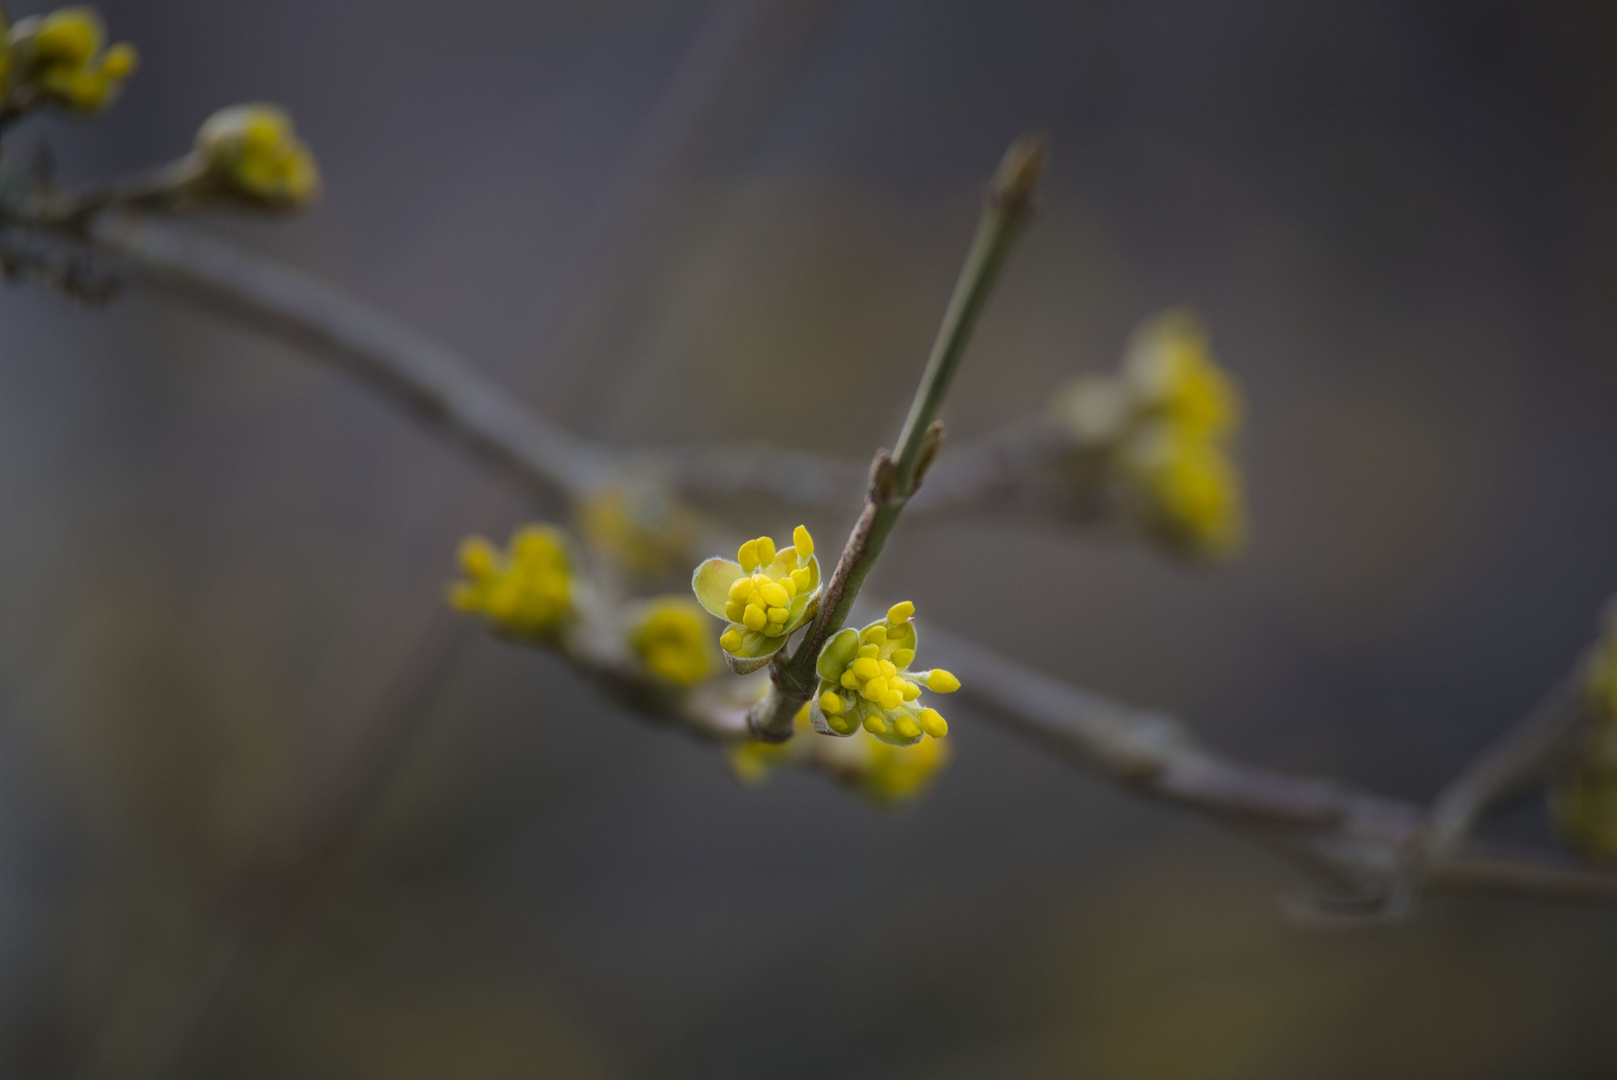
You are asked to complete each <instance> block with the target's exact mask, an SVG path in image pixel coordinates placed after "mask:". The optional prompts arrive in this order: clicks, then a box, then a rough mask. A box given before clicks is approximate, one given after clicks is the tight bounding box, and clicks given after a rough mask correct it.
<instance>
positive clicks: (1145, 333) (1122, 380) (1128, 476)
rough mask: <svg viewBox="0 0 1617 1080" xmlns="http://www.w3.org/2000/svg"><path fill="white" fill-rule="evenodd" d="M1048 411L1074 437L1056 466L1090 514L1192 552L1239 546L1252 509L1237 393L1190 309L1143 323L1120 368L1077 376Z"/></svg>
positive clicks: (1194, 555)
mask: <svg viewBox="0 0 1617 1080" xmlns="http://www.w3.org/2000/svg"><path fill="white" fill-rule="evenodd" d="M1051 416H1052V419H1053V420H1054V421H1055V422H1056V423H1057V424H1058V425H1060V427H1061V429H1063V431H1064V433H1065V434H1066V435H1067V436H1068V438H1069V446H1068V449H1067V452H1066V453H1064V454H1062V455H1061V456H1060V457H1059V458H1058V459H1057V461H1056V463H1055V468H1056V470H1057V471H1058V473H1059V474H1060V476H1061V480H1062V482H1063V484H1064V485H1065V486H1066V487H1067V488H1068V489H1069V490H1071V491H1072V492H1074V493H1075V494H1076V495H1077V497H1078V498H1079V499H1080V500H1087V501H1089V503H1090V504H1091V505H1092V506H1093V507H1094V509H1093V510H1092V511H1091V512H1093V513H1097V514H1099V515H1104V516H1108V517H1110V518H1113V519H1116V520H1119V521H1131V522H1135V523H1138V524H1139V525H1140V526H1141V527H1142V528H1143V529H1144V531H1145V532H1146V533H1147V534H1148V535H1150V536H1151V537H1152V538H1153V539H1155V540H1157V541H1158V542H1159V543H1161V544H1163V545H1164V546H1165V547H1167V548H1168V549H1169V550H1170V551H1173V552H1175V553H1177V554H1179V555H1182V556H1184V557H1186V558H1190V559H1194V560H1217V559H1226V558H1229V557H1230V556H1232V555H1234V554H1235V553H1236V552H1237V551H1239V549H1240V547H1241V544H1242V542H1243V540H1244V539H1245V535H1246V513H1245V509H1244V506H1243V500H1242V497H1241V477H1240V472H1239V470H1238V469H1237V468H1236V465H1235V462H1234V459H1233V457H1232V455H1231V452H1230V443H1231V440H1232V439H1233V438H1234V436H1235V434H1236V432H1237V431H1238V430H1239V427H1240V422H1241V401H1240V392H1239V390H1238V389H1237V388H1236V385H1235V382H1234V380H1233V379H1232V378H1231V377H1230V376H1229V374H1228V373H1227V372H1225V371H1224V369H1223V368H1221V367H1219V365H1218V363H1217V361H1216V360H1215V359H1214V358H1213V353H1212V349H1211V347H1210V345H1209V342H1208V334H1207V330H1206V327H1205V326H1203V324H1202V321H1201V320H1200V319H1199V318H1198V317H1197V316H1196V315H1195V314H1194V313H1193V312H1191V311H1188V310H1182V309H1181V310H1175V311H1170V312H1167V313H1165V314H1163V315H1159V316H1157V317H1156V318H1154V319H1151V320H1150V321H1148V322H1146V323H1145V324H1144V325H1143V326H1141V328H1140V329H1139V330H1138V331H1137V332H1136V333H1135V335H1134V338H1133V340H1132V341H1131V342H1130V344H1129V348H1128V350H1127V352H1126V353H1125V355H1124V359H1123V364H1122V367H1121V369H1120V370H1119V371H1118V372H1117V373H1116V374H1111V375H1084V376H1080V377H1078V378H1076V379H1074V380H1072V381H1071V382H1070V383H1069V384H1068V385H1067V387H1066V388H1065V389H1064V390H1063V391H1062V392H1061V393H1060V394H1058V395H1057V397H1056V400H1055V403H1054V405H1053V406H1052V408H1051Z"/></svg>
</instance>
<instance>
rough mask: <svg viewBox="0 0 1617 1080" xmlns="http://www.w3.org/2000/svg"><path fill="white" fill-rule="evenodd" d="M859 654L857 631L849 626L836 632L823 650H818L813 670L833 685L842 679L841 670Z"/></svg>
mask: <svg viewBox="0 0 1617 1080" xmlns="http://www.w3.org/2000/svg"><path fill="white" fill-rule="evenodd" d="M858 654H859V631H857V630H855V629H854V628H853V627H851V626H845V627H843V628H842V629H841V630H838V631H837V632H836V634H835V635H834V636H833V637H832V638H831V640H830V641H827V642H826V643H825V648H823V649H821V650H820V658H819V659H818V660H816V661H815V662H814V670H815V671H818V672H819V673H820V678H822V679H826V680H829V681H830V682H833V683H835V682H836V681H837V680H838V679H840V678H842V672H843V669H845V668H846V667H847V666H848V665H849V664H850V663H852V662H853V658H854V657H855V656H857V655H858Z"/></svg>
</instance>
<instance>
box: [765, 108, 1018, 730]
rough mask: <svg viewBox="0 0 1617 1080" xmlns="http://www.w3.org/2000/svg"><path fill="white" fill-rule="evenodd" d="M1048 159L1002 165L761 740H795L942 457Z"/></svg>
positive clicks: (1008, 159)
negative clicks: (867, 588)
mask: <svg viewBox="0 0 1617 1080" xmlns="http://www.w3.org/2000/svg"><path fill="white" fill-rule="evenodd" d="M1044 157H1045V144H1044V140H1043V138H1041V137H1038V136H1028V137H1025V138H1022V139H1019V140H1017V141H1016V142H1015V143H1013V144H1012V145H1011V148H1010V149H1009V150H1008V151H1006V153H1005V158H1004V160H1003V161H1002V162H1001V163H1000V167H999V170H998V172H997V173H996V174H995V176H994V180H993V182H992V183H991V184H990V186H989V190H988V197H987V199H986V200H985V202H984V206H983V213H982V218H981V220H980V221H979V222H978V225H977V235H976V236H975V237H974V238H973V240H972V242H971V249H970V250H969V251H968V252H967V253H966V261H965V263H964V265H962V266H961V268H960V277H959V280H958V281H957V282H956V284H955V289H954V293H953V295H952V296H950V298H949V306H948V308H947V309H946V310H945V311H944V313H943V322H942V324H941V325H940V326H939V327H938V336H937V339H936V341H935V342H934V343H933V346H932V353H931V355H930V356H928V357H927V362H926V368H925V370H924V371H923V372H922V373H921V381H920V384H919V385H918V386H917V387H916V390H915V396H914V398H912V399H911V401H910V410H909V415H908V416H906V417H905V419H904V427H903V430H902V431H900V432H899V436H898V443H897V444H896V447H895V449H894V450H893V452H892V454H891V456H889V455H888V453H887V452H886V451H885V450H884V451H881V452H879V453H878V454H877V455H876V460H875V463H874V464H873V465H872V466H871V473H870V486H869V490H868V494H867V495H866V497H865V505H864V509H863V510H862V511H861V512H860V514H859V519H858V520H857V521H856V522H855V523H854V527H853V531H852V533H850V534H849V536H848V541H847V543H846V544H845V545H843V548H842V554H841V557H840V558H838V560H837V565H836V569H835V570H833V571H832V573H831V579H830V581H828V582H827V583H826V586H825V592H824V594H823V595H822V596H821V597H820V601H819V604H820V606H819V609H818V610H817V611H816V612H815V614H814V617H813V618H812V619H811V620H809V625H808V629H807V631H806V632H805V633H804V634H803V638H802V640H801V641H800V642H799V644H798V646H797V649H796V651H795V652H793V653H792V655H791V658H790V659H786V660H779V659H777V661H776V662H775V663H774V664H772V665H771V672H772V674H773V676H774V682H773V685H772V687H771V689H770V693H769V695H768V696H767V697H766V698H765V699H764V700H763V701H761V702H759V703H758V704H757V705H756V706H755V707H754V708H753V712H752V722H753V728H754V730H755V731H756V732H757V733H758V735H759V737H760V738H765V739H770V740H781V739H785V738H789V737H790V736H791V733H792V718H793V717H794V716H795V715H796V713H797V711H798V710H799V709H800V708H801V707H802V704H803V703H804V702H805V701H807V700H808V698H809V693H810V691H811V688H812V687H813V686H814V680H815V672H814V665H815V662H816V660H817V659H818V657H819V655H820V649H821V648H822V647H824V645H825V643H826V641H828V640H829V639H830V637H831V635H832V634H834V633H836V632H837V631H838V630H840V629H842V626H843V624H845V623H846V622H847V620H848V613H849V611H850V610H851V609H852V608H853V604H854V601H855V600H857V599H858V598H859V590H860V588H861V587H862V586H863V585H864V581H865V578H866V577H867V576H868V575H869V574H870V571H871V569H872V568H873V567H875V565H876V560H877V559H878V558H879V557H880V556H881V553H882V548H883V547H884V546H885V545H886V543H887V537H888V536H889V535H890V534H891V533H892V531H893V527H894V526H895V525H897V524H898V518H899V515H900V514H902V513H903V512H904V504H905V502H906V501H908V499H909V497H910V496H911V495H913V494H914V493H915V489H916V487H917V486H918V485H919V483H920V480H921V477H922V475H923V473H924V472H925V471H926V467H927V465H929V464H930V463H931V460H932V458H933V457H934V456H936V454H937V452H938V446H939V443H940V442H941V441H942V438H943V428H942V424H941V422H939V421H938V412H939V410H940V409H942V407H943V401H944V398H945V397H947V396H948V393H949V385H950V383H951V382H952V381H953V379H954V373H955V370H956V369H957V368H958V367H959V366H960V359H961V357H962V356H964V355H965V351H966V344H967V343H968V342H969V341H970V340H971V332H972V330H973V329H974V328H975V327H976V325H977V318H978V316H979V315H981V314H982V310H983V307H984V306H985V305H986V304H987V302H988V294H989V293H990V292H991V291H992V290H993V287H994V282H995V281H996V279H997V278H998V277H999V271H1000V267H1002V266H1003V265H1004V263H1005V258H1006V256H1007V255H1008V254H1009V253H1010V249H1011V244H1012V242H1013V241H1014V240H1015V239H1016V236H1017V234H1018V233H1019V232H1020V231H1021V228H1022V226H1023V224H1025V223H1026V221H1027V219H1028V217H1029V216H1030V215H1031V213H1032V210H1033V198H1034V194H1035V192H1036V191H1037V189H1038V183H1039V177H1040V174H1041V173H1042V172H1043V169H1044Z"/></svg>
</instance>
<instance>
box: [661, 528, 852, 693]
mask: <svg viewBox="0 0 1617 1080" xmlns="http://www.w3.org/2000/svg"><path fill="white" fill-rule="evenodd" d="M691 588H692V589H693V590H694V591H695V593H696V598H697V599H698V600H700V601H701V602H702V606H703V607H704V608H706V609H707V610H708V611H709V612H710V613H712V614H714V615H716V616H718V617H719V618H721V619H725V620H727V621H728V622H729V624H730V625H729V626H727V627H726V628H725V630H724V633H723V634H722V635H720V637H719V645H720V646H721V647H722V648H723V649H724V651H725V653H726V654H727V655H728V656H729V657H731V658H732V659H731V660H730V661H729V663H730V666H731V668H732V669H734V670H736V671H739V672H743V673H745V672H746V671H750V670H757V668H759V667H761V666H763V664H765V663H767V662H768V660H769V657H771V656H773V655H774V654H775V653H776V652H778V651H779V650H780V648H781V646H782V645H784V644H786V639H787V638H788V637H790V636H791V634H792V632H793V631H794V630H796V629H797V628H798V627H799V626H801V625H803V621H804V620H805V619H806V618H807V617H808V615H809V612H810V605H811V604H813V603H814V602H815V601H816V600H818V599H819V595H820V563H819V560H818V559H816V558H815V557H814V538H813V537H812V536H810V535H809V531H808V529H806V528H804V527H803V526H801V525H799V526H798V527H797V528H796V530H794V531H793V533H792V546H791V547H786V548H781V549H780V550H779V551H776V550H775V542H774V541H773V540H771V539H770V538H769V537H767V536H760V537H759V538H758V539H756V540H748V541H747V542H746V543H745V544H742V545H741V548H740V550H739V551H737V552H736V560H735V561H734V562H732V561H730V560H729V559H709V560H707V561H706V562H704V563H703V564H702V565H701V566H698V567H697V568H696V573H695V575H694V576H693V577H692V578H691Z"/></svg>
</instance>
